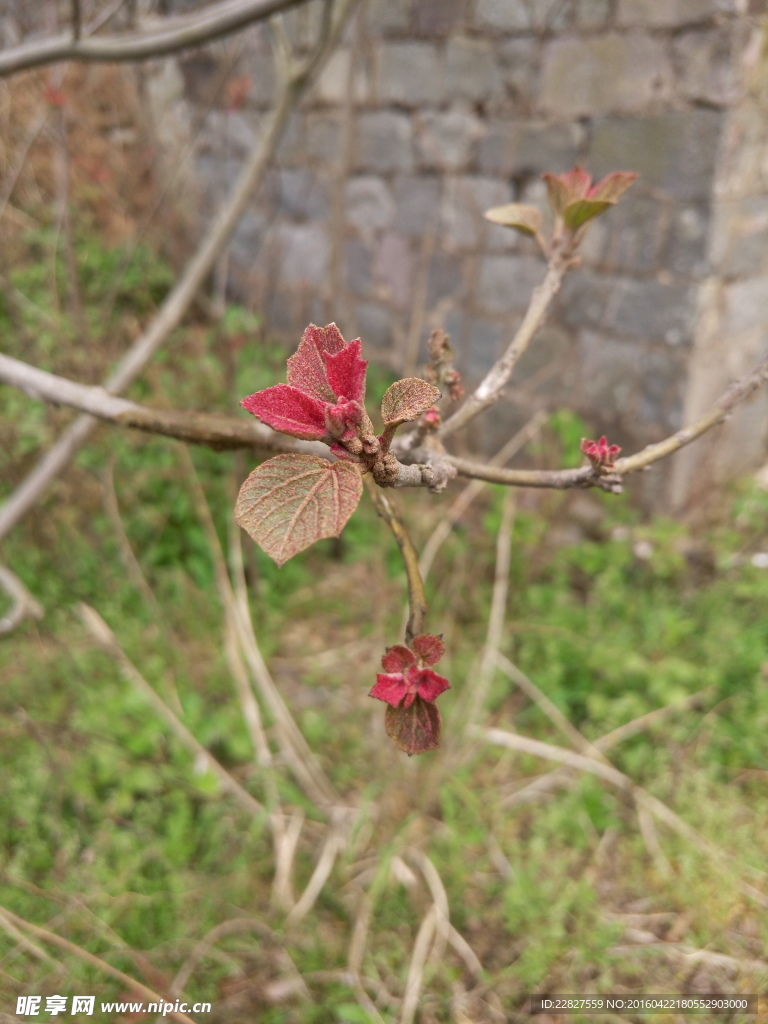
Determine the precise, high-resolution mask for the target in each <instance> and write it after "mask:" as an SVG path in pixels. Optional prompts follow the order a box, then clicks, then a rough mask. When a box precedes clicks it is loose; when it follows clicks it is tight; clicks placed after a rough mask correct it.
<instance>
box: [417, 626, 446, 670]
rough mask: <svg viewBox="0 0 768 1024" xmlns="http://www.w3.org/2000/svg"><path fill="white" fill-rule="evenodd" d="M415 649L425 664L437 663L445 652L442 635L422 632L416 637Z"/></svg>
mask: <svg viewBox="0 0 768 1024" xmlns="http://www.w3.org/2000/svg"><path fill="white" fill-rule="evenodd" d="M413 649H414V651H416V653H417V654H418V656H419V657H420V658H421V660H422V661H423V662H424V664H425V665H436V664H437V663H438V661H440V659H441V658H442V656H443V655H444V654H445V644H444V643H443V638H442V636H435V634H434V633H422V634H421V636H417V637H414V639H413Z"/></svg>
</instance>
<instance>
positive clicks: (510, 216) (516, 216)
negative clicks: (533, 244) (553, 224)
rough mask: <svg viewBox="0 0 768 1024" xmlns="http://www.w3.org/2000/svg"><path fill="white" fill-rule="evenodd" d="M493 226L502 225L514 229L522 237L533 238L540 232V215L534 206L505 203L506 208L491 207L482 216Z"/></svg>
mask: <svg viewBox="0 0 768 1024" xmlns="http://www.w3.org/2000/svg"><path fill="white" fill-rule="evenodd" d="M483 216H484V217H485V219H486V220H489V221H491V222H492V223H493V224H502V225H503V226H504V227H505V228H514V229H515V230H516V231H522V233H523V234H524V235H532V236H535V235H536V234H537V233H538V232H539V231H540V230H541V213H540V212H539V210H537V209H536V207H535V206H526V205H525V204H524V203H507V205H506V206H493V207H491V209H490V210H486V211H485V213H484V214H483Z"/></svg>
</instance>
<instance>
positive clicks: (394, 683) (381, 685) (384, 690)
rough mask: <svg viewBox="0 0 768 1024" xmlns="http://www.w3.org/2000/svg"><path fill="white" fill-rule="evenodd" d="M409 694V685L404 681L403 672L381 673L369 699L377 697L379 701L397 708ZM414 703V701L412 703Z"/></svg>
mask: <svg viewBox="0 0 768 1024" xmlns="http://www.w3.org/2000/svg"><path fill="white" fill-rule="evenodd" d="M407 693H408V684H407V683H406V681H405V679H403V673H402V672H395V673H384V672H379V674H378V675H377V676H376V682H375V683H374V684H373V689H372V690H371V692H370V693H369V694H368V696H369V697H376V698H377V700H384V701H386V702H387V704H391V705H392V706H393V707H397V705H398V704H399V703H400V701H401V700H403V698H404V697H405V696H406V695H407ZM411 703H413V701H411Z"/></svg>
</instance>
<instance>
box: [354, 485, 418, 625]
mask: <svg viewBox="0 0 768 1024" xmlns="http://www.w3.org/2000/svg"><path fill="white" fill-rule="evenodd" d="M365 483H366V485H367V486H368V493H369V494H370V495H371V498H372V499H373V503H374V505H375V506H376V511H377V512H378V514H379V515H380V516H381V518H382V519H383V520H384V522H385V523H386V524H387V526H388V527H389V528H390V530H391V531H392V534H393V536H394V538H395V540H396V541H397V546H398V547H399V548H400V553H401V554H402V556H403V565H404V566H405V574H406V576H407V578H408V608H409V611H410V614H409V616H408V624H407V625H406V627H405V640H406V643H410V642H411V641H412V640H413V638H414V637H416V636H419V635H420V634H421V633H423V632H424V616H425V615H426V614H427V598H426V595H425V593H424V580H423V579H422V578H421V572H420V571H419V555H418V552H417V551H416V548H415V547H414V546H413V541H412V540H411V535H410V534H409V533H408V530H407V529H406V527H405V524H404V523H403V520H402V519H401V517H400V513H399V512H398V511H397V509H396V508H395V506H394V504H393V503H392V501H390V499H389V498H387V496H386V495H385V494H383V493H382V492H381V489H380V488H379V487H377V486H376V484H374V483H373V481H372V480H371V479H370V478H369V477H366V478H365Z"/></svg>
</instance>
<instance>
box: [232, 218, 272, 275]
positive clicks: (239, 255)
mask: <svg viewBox="0 0 768 1024" xmlns="http://www.w3.org/2000/svg"><path fill="white" fill-rule="evenodd" d="M266 230H267V217H266V215H265V214H264V213H263V212H262V211H261V210H246V212H245V213H244V214H243V216H242V217H241V218H240V220H239V221H238V224H237V228H236V229H235V233H234V234H233V235H232V242H231V243H230V252H231V255H232V260H233V261H234V262H235V263H239V264H240V265H241V266H244V267H251V266H253V264H254V262H255V261H256V257H257V255H258V253H259V251H260V249H261V246H262V243H263V241H264V237H265V233H266Z"/></svg>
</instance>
